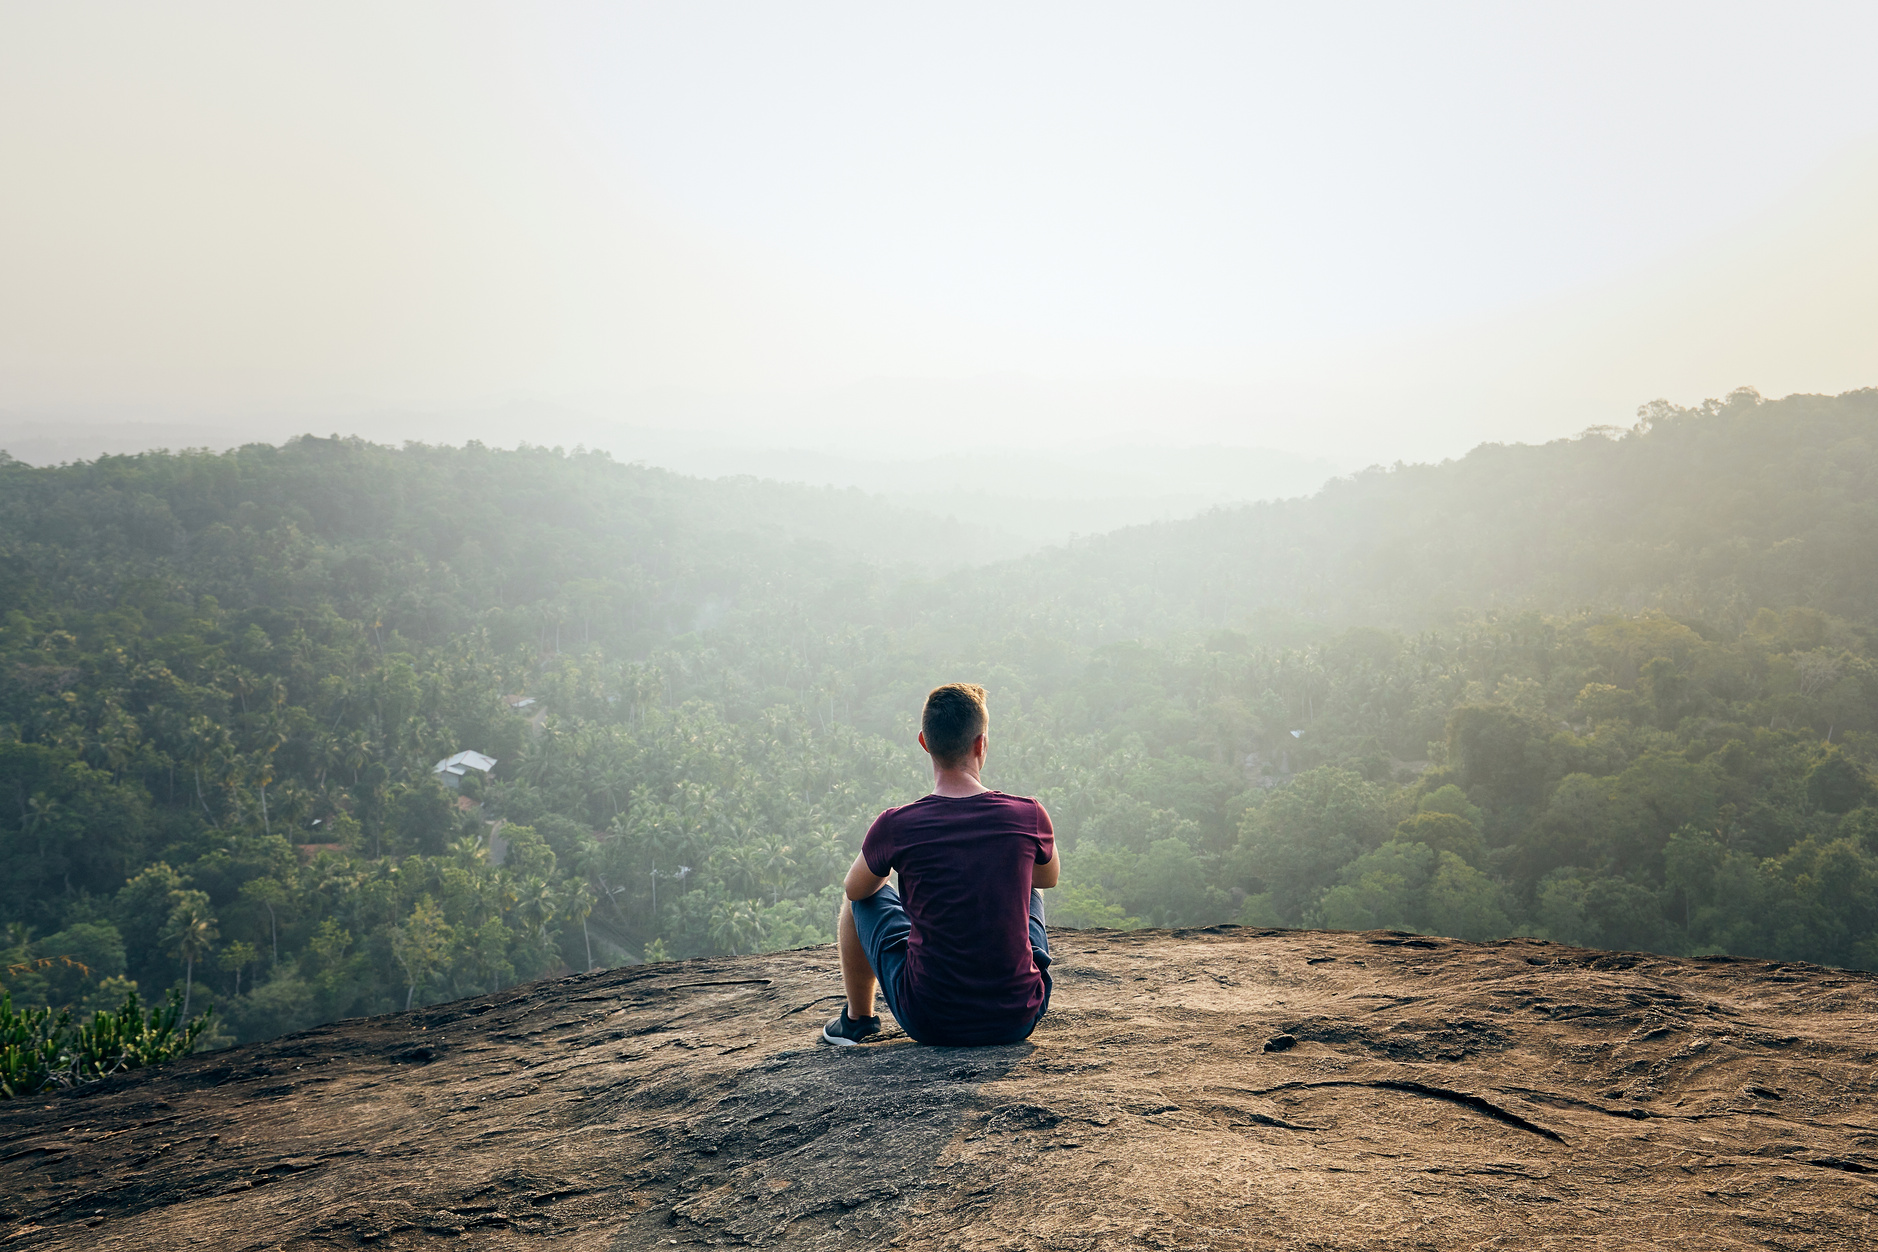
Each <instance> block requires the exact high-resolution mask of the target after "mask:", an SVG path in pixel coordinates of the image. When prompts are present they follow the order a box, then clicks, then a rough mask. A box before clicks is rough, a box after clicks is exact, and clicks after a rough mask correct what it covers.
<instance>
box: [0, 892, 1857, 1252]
mask: <svg viewBox="0 0 1878 1252" xmlns="http://www.w3.org/2000/svg"><path fill="white" fill-rule="evenodd" d="M1054 942H1055V943H1056V945H1057V948H1058V952H1059V957H1060V960H1059V964H1058V966H1057V969H1056V974H1057V989H1056V999H1055V1005H1054V1007H1053V1009H1052V1011H1051V1013H1050V1015H1049V1017H1048V1018H1047V1019H1046V1020H1045V1023H1044V1025H1043V1026H1042V1027H1041V1028H1040V1029H1039V1030H1038V1031H1037V1033H1036V1035H1035V1036H1034V1037H1033V1038H1032V1040H1031V1041H1030V1042H1029V1043H1027V1044H1024V1045H1021V1046H1017V1047H1008V1048H986V1049H975V1050H966V1049H945V1048H924V1047H920V1046H918V1045H916V1044H914V1043H912V1042H911V1041H910V1040H907V1039H905V1038H904V1037H903V1036H901V1037H891V1036H890V1037H889V1038H887V1039H884V1040H882V1041H880V1042H878V1043H875V1044H872V1045H869V1046H865V1047H860V1048H851V1049H835V1048H828V1047H821V1046H817V1044H816V1042H815V1039H816V1033H817V1030H818V1028H819V1026H820V1023H821V1021H822V1020H823V1019H824V1017H825V1016H827V1015H829V1014H831V1013H832V1012H833V1011H834V1010H833V1005H834V1004H835V1001H836V996H837V994H838V990H837V987H838V983H837V980H836V977H835V972H834V962H833V954H832V952H831V951H830V950H828V949H811V950H806V951H800V952H784V953H777V954H773V955H768V956H757V957H745V958H738V959H720V960H699V961H687V962H676V963H671V964H662V965H652V966H638V967H634V968H629V969H618V970H609V971H605V972H601V973H595V974H590V975H582V976H578V977H573V978H567V979H563V980H560V981H558V982H553V983H539V984H534V985H531V986H527V987H520V988H514V989H511V990H509V991H505V992H503V993H502V994H500V995H497V996H492V997H488V998H484V999H477V1000H465V1001H461V1002H458V1003H455V1004H448V1005H440V1006H437V1007H434V1008H430V1009H426V1010H422V1011H419V1012H414V1013H407V1014H400V1015H397V1016H392V1017H384V1018H374V1019H370V1020H362V1021H350V1022H341V1023H338V1024H335V1025H332V1026H327V1027H323V1028H321V1029H319V1030H314V1031H309V1032H307V1033H305V1034H301V1035H295V1036H291V1037H288V1038H285V1039H279V1040H275V1041H272V1042H269V1043H265V1044H256V1045H251V1046H245V1047H241V1048H236V1049H231V1050H229V1051H226V1052H219V1053H214V1054H210V1055H206V1056H201V1057H195V1058H192V1059H190V1060H188V1061H186V1062H181V1063H177V1064H174V1065H171V1066H169V1067H166V1068H164V1069H161V1070H158V1071H154V1072H148V1073H145V1074H141V1075H134V1076H127V1077H125V1078H121V1079H113V1080H110V1081H108V1082H105V1083H101V1084H97V1085H96V1086H93V1087H90V1088H85V1089H82V1090H79V1091H75V1092H70V1093H66V1094H62V1095H59V1096H56V1097H51V1098H42V1099H38V1100H31V1101H16V1102H13V1103H11V1104H6V1105H0V1197H3V1199H0V1208H3V1210H4V1211H3V1212H0V1247H5V1248H7V1249H14V1248H55V1247H56V1248H84V1249H146V1248H155V1247H166V1248H167V1247H189V1246H192V1245H194V1246H202V1247H209V1248H218V1249H219V1248H227V1249H240V1248H254V1249H271V1248H285V1249H315V1248H352V1247H370V1248H420V1247H432V1246H439V1241H440V1240H454V1241H459V1242H461V1241H467V1242H468V1244H469V1245H470V1246H476V1247H492V1248H493V1247H502V1248H506V1247H528V1248H537V1247H538V1248H547V1247H553V1248H556V1249H563V1248H566V1249H595V1250H599V1249H633V1248H647V1247H660V1246H665V1247H670V1246H685V1245H697V1244H708V1245H740V1244H748V1245H753V1246H761V1247H777V1248H849V1247H863V1246H869V1247H871V1246H875V1245H891V1246H897V1247H907V1248H987V1249H989V1248H1025V1249H1089V1250H1091V1252H1096V1250H1100V1252H1108V1250H1111V1249H1126V1248H1160V1249H1175V1248H1193V1249H1198V1248H1208V1249H1234V1248H1366V1249H1367V1248H1395V1247H1427V1248H1485V1247H1518V1248H1521V1249H1537V1248H1551V1247H1560V1248H1563V1247H1572V1248H1585V1247H1594V1246H1595V1247H1649V1246H1659V1245H1660V1246H1669V1245H1677V1246H1679V1247H1683V1248H1691V1249H1693V1248H1704V1249H1706V1248H1727V1247H1782V1248H1850V1247H1871V1246H1874V1245H1878V1231H1875V1230H1874V1228H1873V1225H1872V1214H1873V1212H1874V1210H1875V1209H1878V1104H1875V1103H1874V1092H1873V1075H1872V1062H1873V1060H1874V1057H1875V1056H1878V1038H1875V1037H1874V1032H1873V1026H1874V1018H1873V1012H1872V1010H1873V992H1874V990H1878V978H1875V977H1874V976H1873V975H1868V974H1860V973H1846V972H1842V971H1837V970H1826V969H1820V968H1817V967H1812V966H1796V965H1780V964H1773V963H1768V962H1762V961H1745V960H1730V959H1726V958H1709V959H1695V960H1671V959H1665V958H1660V957H1653V956H1644V955H1638V954H1630V953H1601V952H1588V951H1583V950H1579V949H1573V948H1563V947H1558V946H1555V945H1550V944H1544V943H1538V942H1533V941H1528V940H1509V941H1507V942H1504V943H1497V944H1469V943H1460V942H1456V941H1451V940H1445V939H1430V938H1423V937H1418V936H1409V935H1399V934H1391V933H1371V934H1360V935H1359V934H1333V933H1322V932H1299V931H1257V930H1245V929H1238V928H1234V927H1222V928H1216V929H1208V930H1203V931H1179V932H1173V933H1169V932H1166V931H1136V932H1126V933H1120V932H1090V931H1080V932H1078V931H1064V932H1059V933H1057V934H1056V935H1055V937H1054Z"/></svg>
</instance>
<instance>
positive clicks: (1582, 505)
mask: <svg viewBox="0 0 1878 1252" xmlns="http://www.w3.org/2000/svg"><path fill="white" fill-rule="evenodd" d="M1874 36H1878V18H1874V16H1873V15H1872V14H1871V13H1869V12H1865V11H1863V10H1850V11H1836V10H1834V9H1832V8H1831V7H1830V6H1828V7H1825V8H1821V9H1817V10H1807V11H1805V12H1804V13H1801V14H1797V15H1796V14H1782V15H1780V17H1779V20H1777V21H1776V20H1774V19H1773V18H1772V17H1770V16H1768V15H1767V14H1766V13H1764V12H1763V11H1762V10H1760V9H1757V8H1755V7H1752V6H1728V5H1722V6H1713V5H1710V6H1702V7H1701V8H1699V9H1697V8H1694V7H1681V6H1675V5H1668V6H1661V7H1658V8H1651V9H1648V10H1644V11H1638V10H1635V9H1634V8H1633V7H1630V6H1626V7H1624V8H1621V9H1620V8H1618V7H1617V6H1600V5H1584V6H1573V8H1572V9H1571V10H1569V11H1565V10H1558V11H1553V12H1543V11H1541V10H1537V9H1533V10H1521V11H1519V12H1512V11H1506V12H1502V11H1496V10H1487V11H1479V10H1475V9H1471V8H1465V7H1449V8H1438V9H1433V10H1426V11H1423V12H1420V13H1418V14H1417V15H1409V14H1406V13H1404V12H1400V11H1398V10H1396V9H1393V8H1391V7H1389V6H1367V7H1365V6H1358V7H1356V8H1354V9H1351V10H1348V11H1343V10H1338V11H1334V12H1333V11H1331V10H1321V11H1314V12H1312V13H1306V14H1300V13H1296V12H1293V11H1290V10H1284V9H1279V8H1272V9H1268V10H1257V9H1246V8H1244V7H1242V6H1209V5H1193V6H1183V7H1180V8H1177V9H1173V10H1169V9H1158V10H1155V11H1153V12H1150V11H1148V10H1146V9H1140V8H1134V7H1130V6H1121V5H1098V6H1036V7H1033V8H1028V9H1024V10H1022V11H1015V12H1014V11H1010V10H1007V9H994V8H990V7H986V8H982V9H970V8H967V9H957V8H954V9H952V10H949V11H948V12H947V14H946V15H944V17H943V18H940V17H936V16H931V15H918V14H912V13H903V14H888V13H880V12H876V11H873V10H864V9H859V8H850V7H843V6H815V5H808V6H792V7H790V8H789V9H786V10H782V9H777V10H760V11H759V10H754V9H750V8H747V7H744V6H736V7H731V6H721V7H720V6H714V5H709V4H703V5H688V6H683V7H682V8H677V9H673V8H669V7H664V6H635V5H626V6H594V5H584V4H567V5H559V6H550V7H546V8H536V9H531V10H526V11H524V10H517V9H511V8H506V7H502V6H496V5H450V6H440V5H439V6H431V5H424V4H413V5H406V6H400V7H399V8H397V9H395V10H390V11H384V10H379V9H366V8H365V7H363V6H356V7H348V6H346V5H338V6H321V7H320V8H319V9H317V10H315V9H294V8H276V9H270V10H256V9H252V8H248V7H241V6H218V5H213V4H193V5H186V6H182V7H180V8H171V9H166V10H165V11H163V13H161V14H159V13H157V12H155V11H153V10H150V9H148V8H145V7H140V6H134V5H111V4H98V5H91V4H78V5H70V6H64V5H62V6H57V7H48V6H28V5H4V4H0V170H4V171H5V173H4V174H0V177H4V178H5V180H6V194H5V195H0V864H4V865H5V867H6V870H7V872H6V873H5V874H4V875H0V923H4V925H5V927H6V929H5V932H4V942H3V952H0V955H3V956H4V960H0V964H4V965H5V966H7V967H9V972H8V973H7V974H6V976H5V979H4V983H3V988H4V990H5V991H6V992H8V993H9V994H11V995H12V996H13V997H14V1000H15V1002H16V1003H19V1004H45V1005H51V1006H72V1007H74V1008H76V1009H79V1010H81V1011H83V1010H88V1009H96V1008H100V1007H105V1006H107V1005H109V1004H112V1003H116V1002H119V1001H121V1000H122V998H123V993H124V992H125V991H126V990H127V989H128V988H129V987H131V986H132V985H133V984H134V985H135V986H136V987H137V988H139V989H140V990H141V991H142V992H143V993H144V994H145V995H146V996H151V997H155V996H160V995H162V994H163V993H164V992H166V991H167V990H168V989H170V988H171V987H172V986H174V987H177V988H179V989H186V990H187V993H188V994H189V996H190V997H191V1003H192V1005H194V1006H196V1007H198V1008H199V1007H201V1006H203V1005H207V1004H213V1006H214V1007H215V1009H216V1017H215V1024H214V1026H213V1028H212V1029H213V1033H212V1034H211V1035H209V1036H205V1038H207V1039H209V1040H211V1041H222V1042H226V1041H228V1040H230V1039H234V1038H242V1039H253V1038H261V1037H265V1036H268V1035H271V1034H275V1033H279V1032H282V1031H289V1030H294V1029H298V1028H301V1027H304V1026H306V1025H309V1024H311V1023H314V1022H317V1021H323V1020H329V1019H332V1018H335V1017H340V1016H346V1015H354V1014H360V1013H375V1012H381V1011H388V1010H390V1009H394V1008H399V1007H403V1006H405V1005H407V1004H418V1003H432V1002H437V1001H440V1000H444V999H448V998H451V997H455V996H461V995H469V994H476V993H481V992H484V991H490V990H493V989H495V988H497V987H500V986H506V985H510V984H512V983H515V982H517V981H520V980H526V979H531V978H535V977H540V976H543V975H546V974H548V973H551V972H554V971H558V970H564V969H585V968H589V967H590V966H593V965H596V964H618V963H627V962H637V961H642V960H643V961H652V960H660V959H665V958H672V957H684V956H692V955H702V954H726V953H746V952H753V951H769V950H777V949H781V948H786V947H793V946H800V945H806V944H813V943H822V942H827V941H828V940H829V939H830V938H831V933H832V932H831V926H832V918H833V912H834V907H835V901H836V899H837V895H838V887H837V883H838V881H839V876H840V874H841V872H842V871H843V870H844V869H845V868H846V867H847V865H848V864H849V863H850V862H851V860H852V859H853V856H854V854H855V851H856V849H857V848H858V844H859V840H860V837H861V834H862V832H863V831H864V830H865V829H866V826H867V824H868V822H869V821H870V820H871V818H872V817H873V816H874V815H875V814H876V813H877V812H878V811H879V810H880V809H881V808H883V807H885V806H886V805H888V804H893V803H899V802H903V801H904V800H906V799H908V798H910V797H912V796H914V795H917V794H919V793H920V792H921V791H922V790H923V789H924V787H925V785H926V780H927V775H926V773H925V762H924V758H923V756H921V755H920V754H919V753H918V751H917V749H916V748H915V747H914V746H913V743H912V736H913V731H914V729H915V727H914V718H915V716H916V712H917V709H918V706H919V701H920V698H921V697H922V696H923V694H924V692H925V691H926V690H927V689H928V688H930V687H931V686H933V685H935V684H936V683H938V682H942V681H949V680H961V679H962V680H973V681H979V682H983V683H984V684H985V685H986V686H987V687H988V688H989V689H990V692H991V701H992V719H993V720H992V731H991V742H992V757H991V766H990V774H989V781H990V782H991V783H992V784H993V785H994V786H997V787H999V788H1001V789H1004V790H1009V791H1015V792H1024V793H1032V794H1036V795H1038V796H1039V797H1041V798H1042V799H1043V800H1044V802H1045V803H1046V805H1047V806H1048V807H1049V808H1050V810H1051V812H1052V814H1053V815H1054V817H1055V819H1056V825H1057V828H1058V831H1059V833H1060V835H1061V838H1062V845H1063V847H1064V849H1065V867H1066V868H1065V871H1064V877H1063V883H1062V886H1061V887H1060V888H1059V889H1058V890H1057V891H1056V892H1055V893H1054V896H1053V899H1052V912H1051V920H1052V922H1053V923H1060V924H1063V925H1070V926H1085V927H1087V926H1112V927H1138V926H1190V925H1200V924H1208V923H1214V922H1232V921H1238V922H1244V923H1247V924H1256V925H1282V926H1324V927H1332V928H1349V929H1366V928H1375V927H1390V928H1400V929H1411V930H1423V931H1430V932H1434V933H1440V934H1447V935H1453V936H1458V937H1462V938H1470V939H1483V938H1494V937H1500V936H1505V935H1512V934H1527V935H1534V936H1539V937H1544V938H1551V939H1556V940H1560V941H1565V942H1571V943H1578V944H1585V945H1591V946H1608V947H1619V948H1641V949H1649V950H1653V951H1660V952H1666V953H1677V954H1686V953H1702V952H1710V951H1727V952H1734V953H1740V954H1746V955H1760V956H1771V957H1777V958H1780V959H1796V960H1810V961H1819V962H1824V963H1828V964H1837V965H1847V966H1857V967H1861V968H1878V784H1875V783H1874V776H1873V771H1874V770H1875V769H1878V635H1875V634H1874V631H1878V547H1875V546H1874V545H1878V517H1874V515H1873V508H1874V506H1873V504H1872V503H1871V502H1872V500H1873V499H1874V498H1878V482H1875V481H1874V475H1875V473H1878V462H1875V461H1874V447H1878V391H1874V390H1873V389H1872V388H1873V384H1874V383H1878V306H1874V305H1873V304H1872V302H1871V300H1870V298H1869V292H1870V291H1871V290H1873V289H1874V284H1878V147H1875V146H1874V144H1875V143H1878V96H1875V95H1874V94H1873V93H1871V92H1869V91H1868V90H1866V89H1865V87H1864V83H1865V81H1866V79H1867V78H1868V77H1869V75H1868V74H1866V73H1865V66H1864V64H1863V61H1862V60H1861V58H1862V57H1863V56H1864V55H1865V49H1868V48H1869V47H1870V46H1872V41H1873V37H1874ZM1254 70H1256V72H1254ZM1692 84H1696V85H1694V86H1692ZM1750 383H1751V384H1753V386H1746V385H1744V384H1750ZM1756 388H1759V390H1756ZM463 752H471V753H476V754H482V756H485V757H487V758H493V760H494V765H493V768H491V769H489V770H487V771H484V770H482V769H479V768H476V767H475V766H474V765H471V766H469V767H466V772H464V773H463V774H462V775H461V777H458V776H457V775H455V774H451V775H449V776H448V777H444V776H440V775H439V774H438V773H437V772H436V769H435V767H436V766H437V765H438V763H439V762H440V761H443V760H446V759H447V758H451V757H453V756H455V755H456V754H459V753H463ZM65 958H71V960H72V961H75V962H77V964H69V963H65Z"/></svg>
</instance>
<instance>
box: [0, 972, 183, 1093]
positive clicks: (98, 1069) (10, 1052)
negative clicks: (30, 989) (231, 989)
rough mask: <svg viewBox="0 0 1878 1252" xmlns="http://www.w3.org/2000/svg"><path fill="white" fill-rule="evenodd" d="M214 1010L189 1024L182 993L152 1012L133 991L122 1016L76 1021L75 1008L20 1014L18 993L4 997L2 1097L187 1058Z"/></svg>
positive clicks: (104, 1013)
mask: <svg viewBox="0 0 1878 1252" xmlns="http://www.w3.org/2000/svg"><path fill="white" fill-rule="evenodd" d="M213 1012H214V1010H213V1009H210V1010H208V1011H206V1012H203V1013H199V1014H197V1015H196V1016H195V1017H193V1018H191V1019H190V1020H189V1021H188V1022H187V1023H183V1022H182V1015H183V1002H182V997H181V996H179V995H177V994H176V993H175V992H174V991H172V992H170V994H169V1000H168V1001H167V1002H166V1003H164V1004H161V1005H158V1006H155V1007H153V1008H149V1009H145V1008H144V1007H143V1005H142V1004H141V1003H140V1002H139V1001H138V999H137V993H136V992H135V991H134V990H133V991H130V992H127V993H126V994H125V996H124V1007H123V1008H121V1009H118V1010H117V1011H116V1012H112V1011H111V1010H109V1009H100V1010H99V1011H98V1012H96V1013H94V1014H92V1017H91V1020H90V1021H88V1022H74V1021H73V1020H72V1013H71V1010H70V1009H62V1010H60V1011H59V1014H58V1016H57V1017H54V1016H53V1013H52V1010H51V1009H49V1008H42V1009H24V1010H18V1011H16V1010H15V1009H14V1007H13V996H12V995H11V994H10V993H0V1098H3V1099H12V1098H14V1097H16V1096H29V1095H36V1094H38V1093H39V1092H42V1091H47V1090H52V1089H54V1088H65V1087H75V1086H77V1085H78V1084H80V1083H85V1082H96V1081H97V1080H98V1079H100V1078H104V1077H106V1076H108V1075H110V1074H115V1073H119V1072H121V1071H123V1070H127V1069H141V1068H142V1067H144V1066H145V1065H155V1064H157V1063H158V1062H160V1061H168V1060H172V1059H174V1058H176V1057H179V1056H187V1055H188V1054H189V1053H190V1052H191V1051H193V1050H194V1048H195V1045H196V1037H197V1036H198V1035H200V1034H201V1033H202V1032H203V1031H204V1030H205V1029H207V1027H208V1024H209V1017H210V1015H211V1014H212V1013H213Z"/></svg>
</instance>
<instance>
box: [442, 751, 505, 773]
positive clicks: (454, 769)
mask: <svg viewBox="0 0 1878 1252" xmlns="http://www.w3.org/2000/svg"><path fill="white" fill-rule="evenodd" d="M495 767H496V758H494V757H493V756H484V755H483V754H482V753H480V752H459V753H457V754H456V755H455V756H451V757H445V758H444V759H443V760H441V761H439V762H437V763H436V764H435V765H433V766H431V767H430V772H431V773H433V774H455V775H456V776H457V777H458V778H461V777H462V776H463V775H464V773H465V772H466V771H468V770H473V769H479V770H481V771H482V772H483V773H485V774H487V773H488V772H489V771H490V770H492V769H494V768H495Z"/></svg>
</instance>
